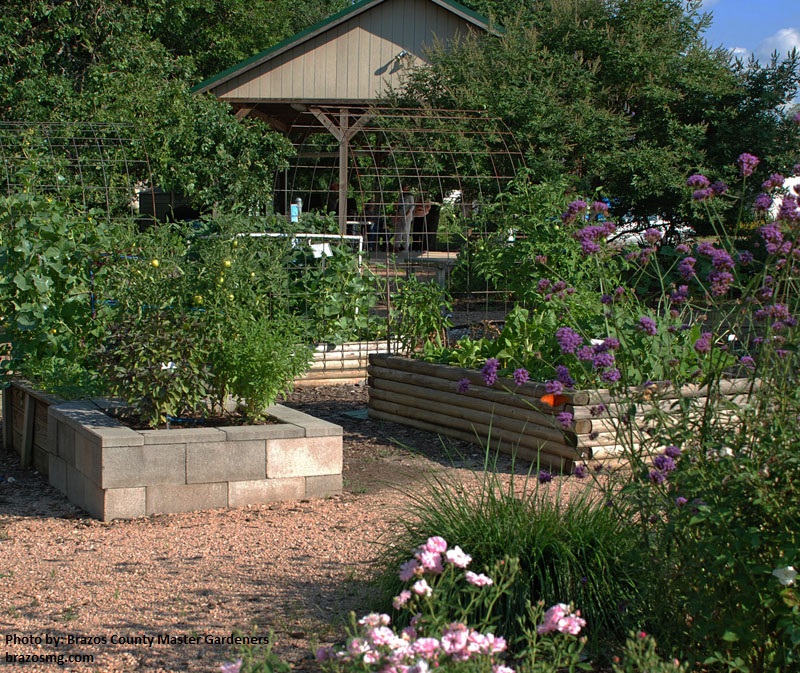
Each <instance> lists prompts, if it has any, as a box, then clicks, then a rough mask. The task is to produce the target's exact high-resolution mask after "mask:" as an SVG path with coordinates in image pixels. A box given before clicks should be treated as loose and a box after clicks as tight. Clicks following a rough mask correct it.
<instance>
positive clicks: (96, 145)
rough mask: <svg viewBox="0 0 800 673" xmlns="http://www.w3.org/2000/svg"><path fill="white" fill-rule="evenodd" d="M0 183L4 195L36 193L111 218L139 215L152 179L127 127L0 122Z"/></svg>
mask: <svg viewBox="0 0 800 673" xmlns="http://www.w3.org/2000/svg"><path fill="white" fill-rule="evenodd" d="M0 184H1V185H2V187H0V189H3V190H4V191H5V193H6V194H13V193H19V192H24V191H35V192H38V193H42V194H48V195H52V196H53V197H54V198H58V199H60V200H63V201H68V202H71V203H74V204H79V205H81V206H82V207H83V208H84V209H87V210H88V209H100V210H101V211H103V212H105V213H106V215H107V217H113V216H115V215H131V214H135V213H137V212H138V210H139V194H140V193H141V192H142V191H143V190H144V189H145V188H149V187H150V186H151V184H152V178H151V174H150V164H149V160H148V156H147V151H146V148H145V146H144V143H143V142H142V141H141V140H139V139H137V138H135V137H134V136H133V134H132V128H131V127H130V126H128V125H123V124H97V123H90V122H75V123H26V122H0ZM149 193H150V194H151V195H152V194H153V192H152V190H150V192H149ZM153 209H155V205H153Z"/></svg>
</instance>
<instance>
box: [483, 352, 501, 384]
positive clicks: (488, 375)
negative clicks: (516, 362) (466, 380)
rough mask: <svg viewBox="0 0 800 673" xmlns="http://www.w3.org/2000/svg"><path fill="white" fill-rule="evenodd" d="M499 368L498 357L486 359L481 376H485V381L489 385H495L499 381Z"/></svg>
mask: <svg viewBox="0 0 800 673" xmlns="http://www.w3.org/2000/svg"><path fill="white" fill-rule="evenodd" d="M498 369H500V361H499V360H498V359H497V358H489V359H488V360H486V364H484V365H483V369H481V376H483V382H484V383H485V384H486V385H487V386H493V385H494V384H495V383H497V370H498Z"/></svg>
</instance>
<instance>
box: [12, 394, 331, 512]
mask: <svg viewBox="0 0 800 673" xmlns="http://www.w3.org/2000/svg"><path fill="white" fill-rule="evenodd" d="M26 388H27V387H26V386H21V385H20V384H16V383H15V384H12V386H11V387H10V388H8V389H7V390H6V391H5V392H4V412H5V410H6V409H8V408H10V407H12V399H15V398H22V397H24V396H25V393H26V392H31V391H30V389H29V388H27V391H26V390H25V389H26ZM34 395H35V391H34ZM34 399H37V403H40V400H38V398H34ZM50 401H51V404H49V406H47V407H46V411H47V415H46V418H47V421H46V423H47V428H46V433H45V439H44V440H43V439H41V437H40V439H39V441H38V443H37V444H35V445H34V447H33V450H32V451H33V465H34V466H35V467H37V469H39V471H40V472H41V473H42V474H45V475H47V476H48V478H49V480H50V483H51V484H52V485H53V486H55V487H56V488H57V489H58V490H60V491H61V492H62V493H65V494H66V495H67V497H68V498H69V500H70V501H71V502H73V503H74V504H76V505H78V506H79V507H82V508H83V509H85V510H86V511H87V512H89V514H91V515H92V516H94V517H96V518H98V519H102V520H104V521H109V520H111V519H129V518H134V517H138V516H146V515H150V514H161V513H170V512H185V511H191V510H197V509H210V508H218V507H229V506H230V507H238V506H242V505H250V504H261V503H265V502H271V501H275V500H292V499H299V498H317V497H326V496H329V495H333V494H335V493H340V492H341V490H342V428H341V427H340V426H338V425H334V424H333V423H328V422H327V421H323V420H320V419H317V418H314V417H312V416H309V415H307V414H304V413H302V412H299V411H296V410H293V409H289V408H287V407H283V406H281V405H275V406H273V407H270V408H269V409H268V410H267V411H268V413H269V415H270V416H272V418H273V419H275V420H276V421H277V422H276V423H274V424H269V425H253V426H232V427H219V428H192V429H177V430H175V429H173V430H142V431H137V430H131V429H130V428H128V427H126V426H123V425H121V424H120V423H119V422H117V421H116V420H115V419H113V418H111V417H110V416H108V415H107V414H106V413H105V412H104V411H103V403H102V401H88V400H84V401H78V402H59V401H58V400H50ZM24 404H25V403H24V402H23V405H24ZM41 404H42V405H43V402H41ZM28 405H29V406H30V403H28ZM14 417H15V418H17V419H18V420H19V421H20V422H23V423H24V419H25V414H24V413H23V414H22V415H21V416H20V415H19V414H16V413H15V414H14ZM5 418H7V417H6V416H5V413H4V419H5ZM6 425H7V426H8V427H9V430H8V431H7V433H6V436H8V435H9V434H10V435H11V436H12V441H11V442H10V443H9V444H7V446H10V447H12V448H14V449H15V450H17V451H18V452H19V453H20V455H21V457H22V455H23V454H22V446H23V444H22V443H21V439H22V437H23V435H24V434H25V433H24V428H21V429H20V431H18V430H16V429H14V428H15V426H16V425H17V423H11V424H8V423H7V422H5V420H4V426H6ZM16 438H19V439H20V441H16ZM38 466H42V469H40V468H39V467H38Z"/></svg>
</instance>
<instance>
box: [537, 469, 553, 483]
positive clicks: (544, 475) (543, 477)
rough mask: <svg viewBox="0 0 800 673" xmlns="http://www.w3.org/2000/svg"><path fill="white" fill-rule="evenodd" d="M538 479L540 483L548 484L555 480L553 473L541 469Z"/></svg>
mask: <svg viewBox="0 0 800 673" xmlns="http://www.w3.org/2000/svg"><path fill="white" fill-rule="evenodd" d="M537 478H538V480H539V483H540V484H548V483H550V482H551V481H553V475H552V474H551V473H550V472H548V471H547V470H539V475H538V477H537Z"/></svg>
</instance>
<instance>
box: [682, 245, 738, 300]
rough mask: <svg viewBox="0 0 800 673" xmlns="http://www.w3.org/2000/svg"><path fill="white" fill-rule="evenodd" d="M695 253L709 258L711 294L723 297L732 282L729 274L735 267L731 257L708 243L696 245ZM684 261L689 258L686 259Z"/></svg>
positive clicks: (731, 276) (732, 279) (726, 252)
mask: <svg viewBox="0 0 800 673" xmlns="http://www.w3.org/2000/svg"><path fill="white" fill-rule="evenodd" d="M697 252H698V253H699V254H701V255H704V256H706V257H710V258H711V267H712V268H711V271H709V272H708V282H709V284H710V286H711V288H710V289H711V294H712V295H713V296H715V297H721V296H723V295H724V294H726V293H727V292H728V289H729V288H730V286H731V285H732V284H733V281H734V277H733V274H732V273H731V271H732V270H733V268H734V267H735V262H734V261H733V257H731V255H730V253H729V252H728V251H727V250H724V249H722V248H717V247H716V246H715V245H714V244H713V243H708V242H705V243H701V244H700V245H698V246H697ZM685 259H690V258H689V257H687V258H685ZM684 261H685V260H684ZM687 280H688V279H687Z"/></svg>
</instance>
